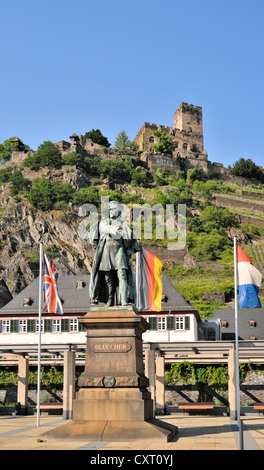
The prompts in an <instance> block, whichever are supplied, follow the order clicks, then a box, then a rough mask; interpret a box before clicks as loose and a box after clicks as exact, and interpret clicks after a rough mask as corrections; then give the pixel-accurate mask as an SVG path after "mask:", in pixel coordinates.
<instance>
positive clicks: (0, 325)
mask: <svg viewBox="0 0 264 470" xmlns="http://www.w3.org/2000/svg"><path fill="white" fill-rule="evenodd" d="M0 333H2V320H0Z"/></svg>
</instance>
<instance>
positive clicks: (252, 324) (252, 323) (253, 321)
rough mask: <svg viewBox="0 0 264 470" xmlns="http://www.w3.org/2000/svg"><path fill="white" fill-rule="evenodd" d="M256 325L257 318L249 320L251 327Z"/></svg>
mask: <svg viewBox="0 0 264 470" xmlns="http://www.w3.org/2000/svg"><path fill="white" fill-rule="evenodd" d="M254 326H256V322H255V320H249V327H250V328H253V327H254Z"/></svg>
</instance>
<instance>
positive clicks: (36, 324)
mask: <svg viewBox="0 0 264 470" xmlns="http://www.w3.org/2000/svg"><path fill="white" fill-rule="evenodd" d="M35 331H36V333H38V332H39V320H36V323H35ZM41 331H44V320H41Z"/></svg>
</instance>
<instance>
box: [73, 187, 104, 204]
mask: <svg viewBox="0 0 264 470" xmlns="http://www.w3.org/2000/svg"><path fill="white" fill-rule="evenodd" d="M98 202H99V190H98V188H96V187H95V186H89V188H81V189H79V191H77V193H76V194H75V195H74V197H73V204H75V205H76V206H81V205H82V204H88V203H90V204H98Z"/></svg>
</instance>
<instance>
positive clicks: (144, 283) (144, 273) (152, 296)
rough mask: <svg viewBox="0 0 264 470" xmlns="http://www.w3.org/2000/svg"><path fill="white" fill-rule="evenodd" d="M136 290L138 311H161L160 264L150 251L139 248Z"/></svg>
mask: <svg viewBox="0 0 264 470" xmlns="http://www.w3.org/2000/svg"><path fill="white" fill-rule="evenodd" d="M139 256H140V259H139V273H140V277H139V279H140V282H139V289H138V296H139V303H138V304H139V310H150V311H157V312H160V311H161V299H162V262H161V261H160V260H159V259H158V258H157V257H156V256H155V255H154V254H153V253H151V251H149V250H147V249H145V248H143V247H142V246H141V247H140V255H139Z"/></svg>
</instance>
